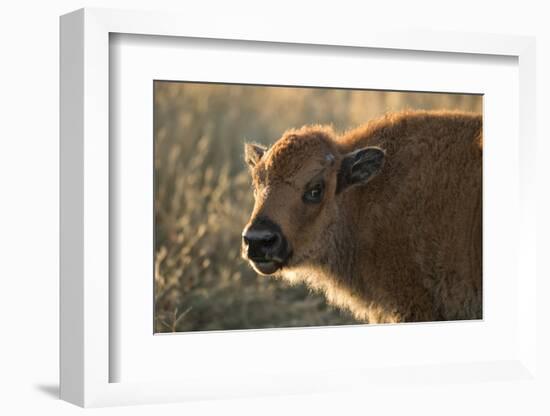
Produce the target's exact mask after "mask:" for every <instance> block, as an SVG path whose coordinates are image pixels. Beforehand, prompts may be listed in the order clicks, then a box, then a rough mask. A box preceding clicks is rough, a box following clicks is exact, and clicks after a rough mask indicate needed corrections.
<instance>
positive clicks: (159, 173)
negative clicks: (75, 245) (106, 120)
mask: <svg viewBox="0 0 550 416" xmlns="http://www.w3.org/2000/svg"><path fill="white" fill-rule="evenodd" d="M404 108H414V109H432V108H433V109H435V108H437V109H441V108H446V109H462V110H470V111H481V97H478V96H468V95H449V94H418V93H414V94H405V93H396V92H375V91H344V90H328V89H305V88H300V89H295V88H275V87H251V86H232V85H213V84H189V83H171V82H156V83H155V161H154V163H155V174H156V178H155V233H156V235H155V237H156V238H155V277H154V278H155V331H156V332H174V331H194V330H222V329H247V328H271V327H291V326H317V325H339V324H351V323H356V321H355V320H354V319H353V318H352V317H351V316H350V315H349V314H348V313H346V312H345V311H340V310H338V309H335V308H332V307H331V306H329V305H327V304H326V303H325V300H324V298H323V297H322V296H321V295H319V294H316V293H310V292H309V290H308V289H307V288H305V287H304V286H289V285H288V284H287V283H285V282H283V281H280V280H278V279H273V278H266V277H261V276H256V274H255V273H254V272H253V271H252V270H251V269H250V268H249V267H248V266H247V265H246V263H245V262H244V261H243V260H241V259H240V257H239V252H240V234H241V230H242V228H243V226H244V224H245V223H246V221H247V219H248V216H249V214H250V211H251V208H252V205H253V199H252V193H251V192H250V179H249V177H248V172H247V171H246V169H245V166H244V162H243V160H242V148H243V143H244V141H245V139H246V140H254V141H257V142H260V143H264V144H270V143H272V142H273V141H275V140H276V139H277V138H278V137H280V135H281V133H282V132H283V131H284V130H286V129H287V128H289V127H295V126H300V125H303V124H307V123H330V124H333V125H334V127H335V128H336V129H346V128H350V127H353V126H356V125H358V124H360V123H362V122H364V121H366V120H368V119H369V118H372V117H377V116H379V115H381V114H383V113H385V112H387V111H396V110H400V109H404Z"/></svg>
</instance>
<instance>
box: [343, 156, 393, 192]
mask: <svg viewBox="0 0 550 416" xmlns="http://www.w3.org/2000/svg"><path fill="white" fill-rule="evenodd" d="M384 157H385V153H384V151H383V150H382V149H380V148H378V147H363V148H361V149H358V150H355V151H353V152H351V153H348V154H347V155H345V156H344V158H343V159H342V163H341V164H340V170H339V171H338V185H337V187H336V193H340V192H342V191H343V190H344V189H346V188H348V187H349V186H352V185H359V184H365V183H367V182H368V181H370V180H371V179H372V178H374V177H375V176H376V175H377V174H378V173H379V172H380V170H381V169H382V166H383V165H384Z"/></svg>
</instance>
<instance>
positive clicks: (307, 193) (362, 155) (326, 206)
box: [242, 112, 482, 323]
mask: <svg viewBox="0 0 550 416" xmlns="http://www.w3.org/2000/svg"><path fill="white" fill-rule="evenodd" d="M245 159H246V162H247V164H248V165H249V167H250V172H251V174H252V182H253V186H254V198H255V205H254V209H253V211H252V215H251V217H250V220H249V222H248V224H247V225H246V227H245V229H244V231H243V243H242V254H243V257H244V258H245V259H247V260H248V261H249V262H250V264H251V265H252V267H253V268H254V269H255V270H256V271H257V272H259V273H261V274H264V275H271V274H273V275H275V276H280V277H282V278H285V279H287V280H289V281H291V282H296V281H304V282H305V283H306V284H307V285H308V286H310V287H312V288H314V289H316V290H320V291H322V292H323V293H324V294H325V295H326V297H327V299H328V300H329V302H331V303H333V304H335V305H338V306H340V307H344V308H348V309H349V310H351V311H352V312H353V314H354V315H355V316H356V317H357V318H358V319H360V320H364V321H365V322H369V323H384V322H418V321H434V320H458V319H480V318H481V314H482V303H481V298H482V293H481V290H482V284H481V247H482V244H481V237H482V236H481V225H482V224H481V194H482V189H481V183H482V119H481V116H480V115H476V114H470V113H458V112H404V113H397V114H390V115H387V116H385V117H383V118H381V119H378V120H374V121H371V122H369V123H367V124H365V125H363V126H361V127H359V128H357V129H354V130H350V131H348V132H346V133H344V134H342V135H337V134H336V133H335V132H334V131H333V130H332V129H331V128H330V127H325V126H305V127H302V128H300V129H295V130H289V131H287V132H285V134H284V135H283V136H282V137H281V138H280V139H279V140H278V141H277V142H276V143H275V144H274V145H273V146H272V147H271V148H269V149H266V148H264V147H263V146H260V145H257V144H246V145H245Z"/></svg>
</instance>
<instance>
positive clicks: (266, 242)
mask: <svg viewBox="0 0 550 416" xmlns="http://www.w3.org/2000/svg"><path fill="white" fill-rule="evenodd" d="M277 240H278V238H277V235H275V234H274V235H272V236H271V237H268V238H266V239H264V241H263V243H264V245H265V246H267V247H272V246H274V245H275V243H277Z"/></svg>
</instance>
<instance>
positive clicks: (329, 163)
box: [242, 127, 384, 275]
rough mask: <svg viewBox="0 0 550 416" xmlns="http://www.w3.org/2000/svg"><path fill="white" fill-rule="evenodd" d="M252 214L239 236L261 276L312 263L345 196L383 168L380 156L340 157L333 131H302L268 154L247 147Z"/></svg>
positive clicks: (375, 151)
mask: <svg viewBox="0 0 550 416" xmlns="http://www.w3.org/2000/svg"><path fill="white" fill-rule="evenodd" d="M245 160H246V163H247V164H248V166H249V168H250V172H251V175H252V183H253V189H254V200H255V204H254V209H253V211H252V215H251V217H250V220H249V221H248V224H247V225H246V227H245V228H244V230H243V233H242V255H243V258H245V259H246V260H248V261H249V262H250V264H251V265H252V267H253V268H254V269H255V270H256V271H257V272H258V273H260V274H264V275H268V274H273V273H275V272H277V271H279V270H281V269H284V268H292V267H296V266H300V265H304V264H305V263H307V262H310V263H313V262H315V261H316V260H318V259H316V256H319V255H320V254H319V253H320V248H321V247H322V245H323V244H324V241H325V240H326V238H327V236H328V234H329V233H330V232H332V231H331V230H333V229H334V226H336V227H338V224H337V222H338V218H339V216H340V215H341V214H340V213H341V212H342V207H341V206H340V205H341V204H343V203H344V200H343V195H345V194H346V193H347V192H348V190H350V189H352V188H354V186H355V185H362V184H366V183H367V182H368V181H370V180H371V179H372V178H373V177H374V176H376V174H377V173H378V172H379V171H380V169H381V168H382V165H383V163H384V152H383V151H382V150H381V149H379V148H376V147H364V148H360V149H357V150H355V151H352V152H348V153H346V152H341V151H340V150H339V146H338V145H337V142H336V139H335V137H334V133H333V132H332V130H331V129H328V128H323V127H304V128H302V129H300V130H292V131H289V132H287V133H285V134H284V135H283V137H282V138H280V139H279V140H278V141H277V142H276V143H275V144H274V145H273V146H272V147H271V148H270V149H266V148H264V147H263V146H260V145H257V144H246V145H245Z"/></svg>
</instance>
